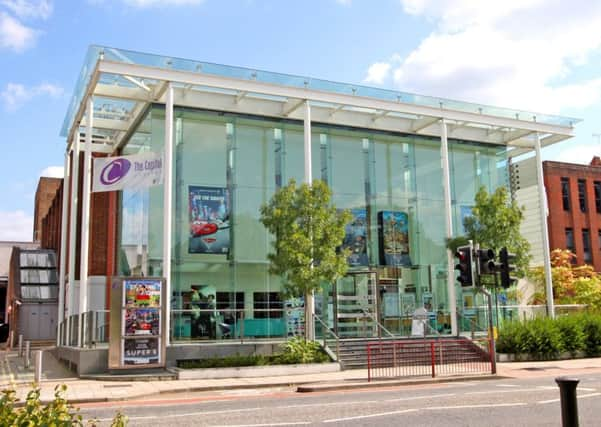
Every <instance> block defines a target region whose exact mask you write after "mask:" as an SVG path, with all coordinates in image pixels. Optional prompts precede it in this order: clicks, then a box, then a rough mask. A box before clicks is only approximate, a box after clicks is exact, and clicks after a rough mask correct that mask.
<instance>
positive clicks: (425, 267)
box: [119, 106, 507, 341]
mask: <svg viewBox="0 0 601 427" xmlns="http://www.w3.org/2000/svg"><path fill="white" fill-rule="evenodd" d="M312 131H313V134H312V156H313V158H312V164H313V179H322V180H324V181H325V182H327V183H328V185H329V186H330V187H331V188H332V190H333V203H334V204H335V205H336V207H337V208H340V209H350V210H351V212H352V214H353V221H352V223H351V224H349V227H348V228H347V237H346V238H345V242H343V246H345V247H348V248H349V249H350V252H351V256H349V265H350V268H351V270H354V271H367V270H369V271H375V272H377V273H378V277H379V281H378V290H377V293H378V296H377V298H378V305H379V306H380V309H379V310H378V315H379V316H380V320H382V321H383V322H385V324H386V326H387V327H388V328H390V329H395V330H397V331H398V332H401V331H402V328H403V320H402V318H403V317H407V316H409V315H410V314H411V313H412V312H413V310H414V309H415V308H417V307H419V306H424V307H426V308H427V309H428V311H429V312H432V313H436V312H437V310H438V311H445V310H448V302H447V291H446V250H445V226H444V223H445V221H444V202H443V199H444V198H443V189H442V171H441V167H440V141H439V140H438V139H432V138H426V137H419V136H403V135H399V134H392V133H384V132H373V131H368V130H362V129H348V128H337V127H326V126H321V125H317V124H314V125H313V127H312ZM174 132H175V137H174V184H173V185H174V188H173V194H174V201H173V203H174V214H173V242H172V245H173V248H172V249H173V251H172V254H173V258H172V278H171V280H172V285H171V288H172V296H171V306H172V310H173V320H172V325H173V326H172V331H171V334H172V337H173V339H174V340H175V341H187V340H212V339H228V338H239V337H240V336H244V337H254V338H265V337H279V336H291V335H295V334H302V333H303V332H304V331H303V328H304V318H303V316H304V313H303V309H302V306H301V304H302V303H301V302H300V301H298V300H288V301H284V300H283V298H282V297H281V295H280V280H279V278H278V277H273V276H271V275H269V273H268V261H267V254H268V252H269V250H270V248H271V246H270V242H271V239H272V236H270V235H269V234H268V233H267V231H266V230H265V228H264V227H263V225H262V224H261V223H260V221H259V216H260V214H259V208H260V206H261V205H262V204H264V203H266V202H267V201H269V199H270V198H271V196H272V195H273V194H274V192H275V191H276V189H277V188H279V187H280V186H283V185H286V184H287V183H288V182H289V180H290V179H292V178H294V179H295V180H296V181H297V182H298V183H301V182H302V181H303V174H304V166H303V126H302V123H301V122H293V121H278V120H270V119H266V118H259V117H246V116H237V115H233V114H224V113H213V112H204V111H197V110H187V109H176V112H175V122H174ZM163 139H164V113H163V110H162V108H161V107H160V106H158V107H154V108H153V109H152V111H151V112H150V113H149V114H148V116H147V118H146V120H144V121H143V122H142V124H141V125H140V127H139V129H138V131H137V132H136V133H135V134H134V135H133V137H132V138H131V139H130V141H129V142H128V144H127V145H126V146H125V147H124V150H123V153H124V154H132V153H138V152H140V151H144V150H153V151H159V150H162V149H163ZM449 146H450V163H451V181H452V182H451V185H452V198H453V206H452V210H453V221H454V227H455V232H456V233H460V232H461V218H462V216H464V215H466V214H467V213H469V209H470V208H471V206H472V205H473V200H474V195H475V193H476V191H477V189H478V188H479V186H480V185H484V186H486V187H487V188H488V189H489V190H493V189H494V188H496V187H497V186H499V185H506V183H507V176H506V172H505V152H504V149H500V148H499V147H490V146H484V145H479V144H471V143H470V144H467V143H461V142H458V141H450V144H449ZM162 206H163V190H162V187H161V186H159V187H152V188H150V189H148V190H144V191H138V192H131V191H123V192H122V197H121V212H120V218H121V221H120V224H121V235H120V236H121V237H120V242H121V245H120V249H119V254H120V260H121V262H120V263H119V274H122V275H128V274H143V275H160V274H161V272H162V266H161V258H162V243H163V242H162V221H163V216H162ZM332 297H333V294H332V286H331V284H326V286H325V291H324V294H323V296H321V297H318V298H317V300H316V309H317V311H318V313H319V314H321V315H322V316H323V317H324V319H325V320H327V321H328V322H329V323H330V324H332V323H333V322H334V319H333V318H334V317H335V316H334V314H333V312H334V308H333V298H332ZM462 298H463V297H462V296H461V292H458V300H459V299H462ZM434 315H435V314H434ZM441 322H443V323H444V319H442V320H441ZM437 327H438V328H439V329H442V328H440V326H437Z"/></svg>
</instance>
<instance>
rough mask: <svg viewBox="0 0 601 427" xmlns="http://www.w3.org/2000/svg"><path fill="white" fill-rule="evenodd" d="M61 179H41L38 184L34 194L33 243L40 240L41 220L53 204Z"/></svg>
mask: <svg viewBox="0 0 601 427" xmlns="http://www.w3.org/2000/svg"><path fill="white" fill-rule="evenodd" d="M62 182H63V179H62V178H49V177H45V176H43V177H41V178H40V181H39V182H38V188H37V189H36V192H35V204H34V214H33V241H34V242H39V241H41V240H42V238H41V236H40V233H41V231H42V220H43V219H44V217H45V216H46V214H47V213H48V209H50V206H51V205H52V203H53V200H54V198H55V197H54V196H55V194H56V191H57V190H58V188H59V186H60V185H61V184H62Z"/></svg>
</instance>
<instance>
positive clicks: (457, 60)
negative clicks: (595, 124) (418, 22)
mask: <svg viewBox="0 0 601 427" xmlns="http://www.w3.org/2000/svg"><path fill="white" fill-rule="evenodd" d="M401 3H402V5H403V8H404V10H405V12H406V13H408V14H411V15H415V16H417V17H422V18H424V19H427V20H430V21H432V22H433V23H434V24H435V30H434V31H432V32H431V33H430V34H429V35H428V36H427V37H426V38H425V39H423V40H422V41H421V42H420V43H419V45H418V46H416V47H415V49H414V50H413V51H412V52H410V53H409V54H408V55H407V56H405V57H403V58H400V61H399V63H397V64H395V61H394V60H386V61H378V62H376V63H374V64H372V66H370V67H369V69H368V72H367V77H366V81H373V82H376V79H377V78H378V77H380V76H382V75H384V78H383V81H384V82H386V81H387V82H388V83H389V84H390V83H392V84H394V85H395V86H396V87H398V88H399V89H401V90H405V91H409V92H417V93H421V94H429V95H434V96H441V97H450V98H456V99H463V100H467V101H473V102H480V103H485V104H494V105H500V106H507V107H513V108H522V109H527V110H533V111H543V112H549V113H550V112H559V111H561V110H562V109H564V108H568V107H575V108H583V107H586V106H588V105H591V104H593V103H595V102H598V101H599V100H601V73H600V74H598V76H593V77H592V78H590V79H588V80H586V79H584V80H583V79H580V80H573V79H574V77H573V75H574V73H573V72H574V71H575V70H576V69H577V68H578V67H579V66H582V65H585V64H586V63H587V61H588V58H589V56H590V55H592V54H594V53H597V52H599V51H601V31H599V30H598V22H600V21H601V2H590V1H588V0H573V1H571V2H565V1H561V0H506V1H503V2H485V1H480V0H401ZM385 64H389V65H390V73H389V72H388V70H387V71H386V72H385V73H384V72H381V73H380V74H378V73H377V72H378V71H383V70H385V69H386V67H385ZM374 66H376V68H374ZM368 79H371V80H368ZM386 79H387V80H386ZM566 82H569V83H566Z"/></svg>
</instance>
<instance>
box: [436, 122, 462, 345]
mask: <svg viewBox="0 0 601 427" xmlns="http://www.w3.org/2000/svg"><path fill="white" fill-rule="evenodd" d="M440 160H441V166H442V188H443V191H444V214H445V231H446V235H447V238H451V237H453V215H452V210H451V175H450V173H449V147H448V142H447V123H446V122H445V120H444V119H442V120H441V121H440ZM454 263H455V255H454V254H453V253H452V252H451V250H449V249H447V294H448V299H449V313H450V316H451V333H452V334H453V335H455V336H456V335H458V334H459V330H458V328H457V297H456V295H455V266H454Z"/></svg>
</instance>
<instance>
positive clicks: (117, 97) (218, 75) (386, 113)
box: [62, 46, 579, 156]
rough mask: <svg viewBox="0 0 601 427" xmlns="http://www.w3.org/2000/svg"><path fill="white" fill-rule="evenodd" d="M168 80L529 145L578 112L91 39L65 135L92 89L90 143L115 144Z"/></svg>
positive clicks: (270, 113)
mask: <svg viewBox="0 0 601 427" xmlns="http://www.w3.org/2000/svg"><path fill="white" fill-rule="evenodd" d="M168 83H171V84H172V85H173V87H174V103H175V105H177V106H182V107H191V108H202V109H208V110H217V111H226V112H232V113H242V114H254V115H261V116H267V117H273V118H287V119H298V120H302V119H303V109H302V108H299V107H301V106H302V105H303V103H304V102H307V101H308V102H309V103H310V104H311V115H312V121H313V122H316V123H324V124H333V125H343V126H353V127H359V128H365V129H374V130H384V131H392V132H401V133H409V134H418V135H427V136H433V137H439V136H440V126H438V125H437V123H438V122H439V121H440V120H441V119H444V120H445V121H446V122H447V125H448V137H449V138H453V139H460V140H467V141H478V142H482V143H489V144H494V145H506V146H510V147H514V148H513V149H512V151H511V156H516V155H519V154H523V153H525V152H528V151H530V150H531V149H532V147H533V146H534V141H533V137H534V135H535V134H536V133H538V134H539V135H540V138H541V145H542V146H547V145H550V144H553V143H556V142H559V141H562V140H564V139H567V138H570V137H572V136H573V126H574V124H575V123H577V122H578V121H579V120H577V119H573V118H569V117H561V116H549V115H541V114H534V113H529V112H525V111H518V110H510V109H503V108H496V107H490V106H485V105H479V104H473V103H465V102H459V101H452V100H447V99H441V98H433V97H426V96H419V95H414V94H409V93H404V92H396V91H390V90H384V89H377V88H370V87H366V86H360V85H349V84H343V83H335V82H329V81H325V80H318V79H311V78H306V77H300V76H291V75H284V74H277V73H269V72H264V71H256V70H250V69H245V68H239V67H229V66H225V65H217V64H210V63H204V62H198V61H191V60H184V59H177V58H168V57H162V56H156V55H150V54H143V53H137V52H131V51H124V50H119V49H113V48H106V47H99V46H92V47H90V49H89V51H88V55H87V60H86V63H85V65H84V67H83V69H82V73H81V75H80V78H79V81H78V84H77V87H76V91H75V94H74V96H73V99H72V103H71V105H70V108H69V111H68V113H67V116H66V118H65V123H64V125H63V130H62V135H63V136H66V137H68V141H69V142H70V141H72V140H73V136H74V133H75V132H79V133H80V134H81V133H84V132H85V125H86V122H85V114H84V113H85V106H86V99H87V98H88V97H90V96H92V97H94V106H95V107H94V120H93V126H94V132H93V137H94V138H93V139H94V142H95V143H94V144H93V145H94V151H102V152H113V151H114V150H115V149H116V148H118V147H120V146H121V145H122V144H123V143H124V142H125V141H126V140H127V139H128V138H129V136H130V135H131V134H132V133H133V132H134V131H135V128H136V126H137V124H138V123H139V121H140V120H141V119H142V117H143V115H144V113H145V112H146V111H147V109H148V107H149V106H150V105H152V104H153V103H164V102H165V92H166V88H167V85H168Z"/></svg>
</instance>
